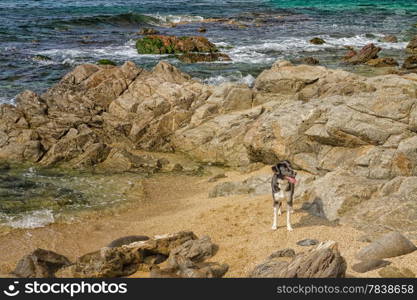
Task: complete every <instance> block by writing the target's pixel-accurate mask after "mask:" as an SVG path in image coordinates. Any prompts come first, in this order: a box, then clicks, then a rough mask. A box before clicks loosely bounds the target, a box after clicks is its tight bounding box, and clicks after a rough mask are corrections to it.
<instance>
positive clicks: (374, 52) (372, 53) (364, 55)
mask: <svg viewBox="0 0 417 300" xmlns="http://www.w3.org/2000/svg"><path fill="white" fill-rule="evenodd" d="M381 50H382V49H381V48H380V47H376V46H375V45H374V44H372V43H371V44H368V45H366V46H364V47H363V48H362V49H361V50H360V51H359V52H357V53H356V54H355V55H353V56H350V55H349V56H348V57H347V56H345V57H344V62H345V63H348V64H353V65H355V64H363V63H366V62H367V61H369V60H371V59H375V58H378V53H379V52H380V51H381ZM352 54H353V53H352Z"/></svg>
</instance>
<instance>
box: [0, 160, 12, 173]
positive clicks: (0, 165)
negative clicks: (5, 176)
mask: <svg viewBox="0 0 417 300" xmlns="http://www.w3.org/2000/svg"><path fill="white" fill-rule="evenodd" d="M9 170H10V164H9V163H8V162H6V161H0V172H5V171H9Z"/></svg>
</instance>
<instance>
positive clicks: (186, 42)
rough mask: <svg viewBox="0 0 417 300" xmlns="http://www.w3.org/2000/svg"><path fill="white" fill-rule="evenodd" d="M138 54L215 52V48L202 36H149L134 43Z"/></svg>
mask: <svg viewBox="0 0 417 300" xmlns="http://www.w3.org/2000/svg"><path fill="white" fill-rule="evenodd" d="M136 48H137V50H138V53H139V54H174V53H188V52H207V53H208V52H210V53H211V52H217V51H218V49H217V48H216V46H215V45H214V44H213V43H211V42H210V41H209V40H208V39H207V38H205V37H203V36H182V37H177V36H168V35H149V36H146V37H144V38H142V39H139V40H138V41H137V42H136Z"/></svg>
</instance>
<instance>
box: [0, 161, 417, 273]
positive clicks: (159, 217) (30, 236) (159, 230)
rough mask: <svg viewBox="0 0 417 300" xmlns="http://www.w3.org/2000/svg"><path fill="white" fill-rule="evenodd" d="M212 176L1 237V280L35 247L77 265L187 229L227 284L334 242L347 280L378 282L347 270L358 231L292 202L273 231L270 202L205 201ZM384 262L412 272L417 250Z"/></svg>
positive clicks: (152, 185)
mask: <svg viewBox="0 0 417 300" xmlns="http://www.w3.org/2000/svg"><path fill="white" fill-rule="evenodd" d="M268 172H269V168H268V167H266V168H263V169H261V170H259V171H256V172H253V173H251V174H240V173H237V172H227V173H226V175H227V176H228V177H227V178H224V179H222V180H219V181H218V182H221V181H235V180H236V181H237V180H243V179H244V178H247V177H249V176H253V175H256V174H261V173H268ZM210 177H211V176H202V177H191V176H184V175H161V176H158V177H154V178H149V179H145V181H144V185H145V193H146V197H145V199H146V200H145V201H144V200H140V201H138V202H137V203H135V204H134V205H133V206H131V207H130V208H129V209H124V210H120V209H117V210H114V211H107V212H106V213H94V214H89V215H86V216H83V217H82V218H80V220H78V221H76V222H74V223H72V224H52V225H49V226H47V227H44V228H38V229H20V230H13V231H12V232H10V233H8V234H4V235H2V236H0V273H1V274H7V273H9V272H10V271H12V270H13V268H14V266H15V265H16V263H17V261H18V260H19V259H20V258H21V257H22V256H23V255H25V254H27V253H29V252H31V251H33V250H34V249H36V248H44V249H48V250H52V251H55V252H58V253H60V254H63V255H66V256H67V257H68V258H70V259H71V260H75V259H76V258H77V257H78V256H81V255H83V254H85V253H88V252H91V251H95V250H97V249H99V248H101V247H103V246H105V245H106V244H108V243H109V242H111V241H112V240H113V239H116V238H118V237H121V236H125V235H132V234H140V235H142V234H144V235H149V236H152V235H157V234H164V233H172V232H177V231H181V230H191V231H193V232H195V233H196V234H197V235H198V236H202V235H209V236H210V237H211V238H212V240H213V242H215V243H216V244H218V245H219V247H220V249H219V251H218V253H217V254H216V256H215V257H213V258H212V261H217V262H222V263H227V264H229V266H230V269H229V272H228V273H227V274H226V277H245V276H247V274H248V273H249V272H250V271H251V270H252V269H253V267H254V266H255V265H257V264H259V263H261V262H262V261H263V260H264V259H265V258H266V257H268V256H269V255H270V254H271V253H272V252H274V251H276V250H279V249H283V248H293V249H294V250H295V251H296V252H301V251H306V250H308V248H309V247H301V246H297V245H296V242H297V241H299V240H302V239H306V238H312V239H317V240H319V241H324V240H335V241H337V242H338V244H339V249H340V251H341V253H342V255H343V256H344V257H345V259H346V260H347V263H348V270H347V276H348V277H379V275H378V273H377V271H371V272H367V273H363V274H360V273H356V272H354V271H353V270H352V269H351V266H352V265H353V264H355V263H356V262H357V261H356V260H355V259H354V255H355V253H356V252H357V251H358V250H359V249H360V248H362V247H364V246H366V245H367V243H366V242H361V241H359V240H358V239H359V238H360V237H361V236H362V235H363V232H361V231H358V230H356V229H354V228H351V227H349V226H345V225H343V226H342V225H334V224H332V223H330V222H327V221H325V220H324V219H321V218H318V217H314V216H311V215H309V214H308V213H306V212H305V211H303V210H301V203H297V201H296V203H295V213H294V214H293V227H294V231H293V232H288V231H287V230H286V227H285V217H281V218H280V219H279V228H278V230H276V231H271V221H272V208H271V198H270V196H269V195H262V196H257V197H252V196H249V195H243V196H242V195H237V196H230V197H220V198H214V199H210V198H208V191H209V190H210V189H211V188H212V187H213V186H214V185H216V184H217V183H218V182H217V183H209V182H208V179H209V178H210ZM131 196H132V197H134V195H131ZM139 198H141V197H139V196H138V199H139ZM284 212H285V206H284ZM414 242H415V243H416V241H414ZM388 260H389V261H391V262H392V266H396V267H407V268H409V269H411V270H412V271H413V272H414V273H417V251H416V252H414V253H411V254H408V255H405V256H401V257H396V258H393V259H388ZM137 275H138V274H137ZM3 276H4V275H3Z"/></svg>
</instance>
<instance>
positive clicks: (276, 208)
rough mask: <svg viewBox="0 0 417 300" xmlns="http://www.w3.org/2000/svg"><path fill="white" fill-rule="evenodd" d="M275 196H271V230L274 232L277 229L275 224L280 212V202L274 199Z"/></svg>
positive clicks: (276, 198)
mask: <svg viewBox="0 0 417 300" xmlns="http://www.w3.org/2000/svg"><path fill="white" fill-rule="evenodd" d="M276 196H277V195H276V194H275V193H273V194H272V198H273V201H274V203H273V206H274V217H273V220H272V230H276V229H277V224H278V215H280V212H281V201H279V198H278V197H276Z"/></svg>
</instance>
